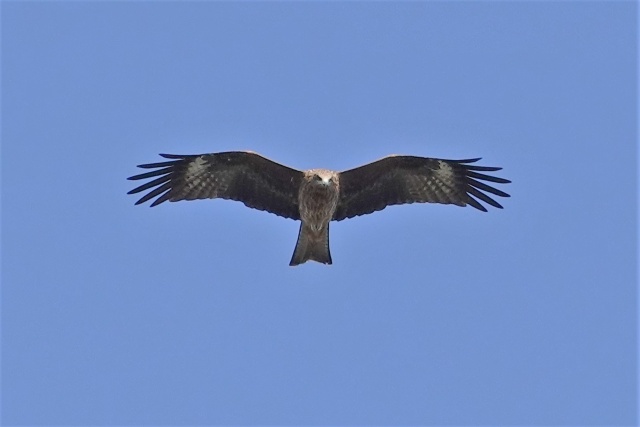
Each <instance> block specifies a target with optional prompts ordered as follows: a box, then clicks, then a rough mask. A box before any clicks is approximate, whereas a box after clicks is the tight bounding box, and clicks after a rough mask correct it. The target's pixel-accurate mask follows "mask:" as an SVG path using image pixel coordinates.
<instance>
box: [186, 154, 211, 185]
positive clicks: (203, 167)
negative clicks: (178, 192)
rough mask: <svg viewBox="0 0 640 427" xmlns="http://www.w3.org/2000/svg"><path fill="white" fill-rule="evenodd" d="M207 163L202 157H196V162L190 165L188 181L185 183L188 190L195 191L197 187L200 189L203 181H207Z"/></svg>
mask: <svg viewBox="0 0 640 427" xmlns="http://www.w3.org/2000/svg"><path fill="white" fill-rule="evenodd" d="M207 172H208V171H207V161H206V160H205V159H204V158H203V157H202V156H200V157H196V158H195V160H193V161H191V163H189V166H187V172H186V176H187V180H186V181H185V185H186V187H187V190H188V191H190V190H193V189H194V188H195V187H199V186H201V185H202V183H203V180H204V181H207V179H208V178H210V177H209V176H208V173H207Z"/></svg>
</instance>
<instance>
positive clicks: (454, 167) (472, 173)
mask: <svg viewBox="0 0 640 427" xmlns="http://www.w3.org/2000/svg"><path fill="white" fill-rule="evenodd" d="M160 156H162V157H164V158H165V159H170V160H169V161H164V162H160V163H149V164H144V165H139V166H138V167H140V168H143V169H153V170H152V171H150V172H146V173H142V174H140V175H135V176H132V177H130V178H128V179H131V180H139V179H148V178H154V179H153V180H151V181H149V182H147V183H145V184H142V185H140V186H139V187H136V188H134V189H133V190H131V191H129V193H128V194H135V193H139V192H142V191H145V190H151V191H149V192H148V193H147V194H145V195H144V196H143V197H142V198H140V200H138V201H137V202H136V205H138V204H140V203H144V202H146V201H148V200H150V199H153V198H154V197H157V198H156V199H155V200H154V201H153V202H152V203H151V206H156V205H159V204H160V203H163V202H165V201H167V200H168V201H170V202H178V201H180V200H196V199H215V198H221V199H230V200H236V201H239V202H242V203H244V204H245V205H246V206H248V207H250V208H254V209H259V210H263V211H267V212H271V213H273V214H276V215H278V216H281V217H284V218H291V219H294V220H300V221H301V224H300V231H299V232H298V241H297V243H296V247H295V250H294V252H293V257H292V258H291V262H290V263H289V265H292V266H294V265H299V264H302V263H304V262H306V261H309V260H312V261H317V262H320V263H324V264H331V262H332V261H331V253H330V252H329V222H330V221H342V220H343V219H347V218H353V217H355V216H358V215H365V214H370V213H372V212H375V211H379V210H382V209H384V208H385V207H387V206H391V205H399V204H405V203H443V204H453V205H457V206H467V205H470V206H473V207H474V208H476V209H478V210H481V211H484V212H486V211H487V209H486V208H485V207H484V206H483V205H482V204H480V201H482V202H485V203H487V204H488V205H491V206H493V207H496V208H502V206H501V205H500V204H499V203H498V202H496V201H495V200H494V199H492V198H491V197H490V196H489V195H487V193H490V194H492V195H495V196H500V197H509V195H508V194H507V193H505V192H503V191H501V190H498V189H496V188H493V187H491V186H489V185H487V184H485V183H484V182H482V181H488V182H493V183H498V184H507V183H509V182H511V181H509V180H506V179H504V178H498V177H495V176H491V175H487V174H485V173H481V172H494V171H498V170H500V169H502V168H497V167H488V166H476V165H474V164H473V163H475V162H477V161H478V160H480V158H476V159H466V160H444V159H434V158H428V157H415V156H397V155H393V156H388V157H384V158H382V159H380V160H378V161H375V162H373V163H369V164H366V165H364V166H360V167H357V168H355V169H350V170H347V171H344V172H335V171H331V170H327V169H311V170H307V171H300V170H296V169H292V168H289V167H287V166H284V165H281V164H279V163H276V162H274V161H272V160H269V159H267V158H265V157H263V156H261V155H259V154H257V153H254V152H250V151H232V152H224V153H211V154H197V155H176V154H160Z"/></svg>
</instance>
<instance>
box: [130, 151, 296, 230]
mask: <svg viewBox="0 0 640 427" xmlns="http://www.w3.org/2000/svg"><path fill="white" fill-rule="evenodd" d="M160 155H161V156H162V157H164V158H166V159H174V160H172V161H168V162H160V163H150V164H145V165H139V166H138V167H140V168H143V169H154V170H153V171H151V172H147V173H143V174H140V175H135V176H132V177H130V178H128V179H131V180H138V179H147V178H153V177H158V178H155V179H153V180H152V181H149V182H147V183H145V184H143V185H141V186H139V187H137V188H134V189H133V190H131V191H129V193H128V194H135V193H139V192H141V191H145V190H151V191H149V192H148V193H147V194H145V195H144V196H143V197H142V198H141V199H140V200H138V201H137V202H136V205H138V204H140V203H144V202H146V201H147V200H150V199H153V198H154V197H157V199H155V200H154V201H153V203H151V206H156V205H159V204H160V203H162V202H165V201H167V200H169V201H170V202H177V201H180V200H196V199H215V198H221V199H231V200H237V201H240V202H242V203H244V204H245V205H247V206H248V207H250V208H254V209H259V210H263V211H267V212H271V213H274V214H276V215H279V216H283V217H285V218H292V219H300V213H299V212H298V189H299V188H300V183H301V181H302V177H303V174H302V172H301V171H298V170H295V169H291V168H289V167H286V166H283V165H281V164H279V163H275V162H273V161H271V160H269V159H266V158H264V157H262V156H260V155H259V154H256V153H251V152H246V151H234V152H227V153H212V154H200V155H186V156H182V155H175V154H160Z"/></svg>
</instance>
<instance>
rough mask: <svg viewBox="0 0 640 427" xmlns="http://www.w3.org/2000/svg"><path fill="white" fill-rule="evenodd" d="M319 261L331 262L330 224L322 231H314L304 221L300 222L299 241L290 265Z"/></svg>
mask: <svg viewBox="0 0 640 427" xmlns="http://www.w3.org/2000/svg"><path fill="white" fill-rule="evenodd" d="M309 260H311V261H317V262H321V263H323V264H331V253H330V252H329V224H328V223H327V225H326V226H325V227H322V230H320V231H314V230H313V229H312V228H311V227H310V226H309V225H307V224H306V223H305V222H304V221H303V222H302V223H301V224H300V231H299V232H298V242H297V243H296V248H295V249H294V251H293V257H291V262H290V263H289V265H292V266H293V265H298V264H302V263H304V262H307V261H309Z"/></svg>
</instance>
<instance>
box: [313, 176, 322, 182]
mask: <svg viewBox="0 0 640 427" xmlns="http://www.w3.org/2000/svg"><path fill="white" fill-rule="evenodd" d="M313 179H315V180H316V181H320V180H321V179H322V178H320V175H313Z"/></svg>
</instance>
